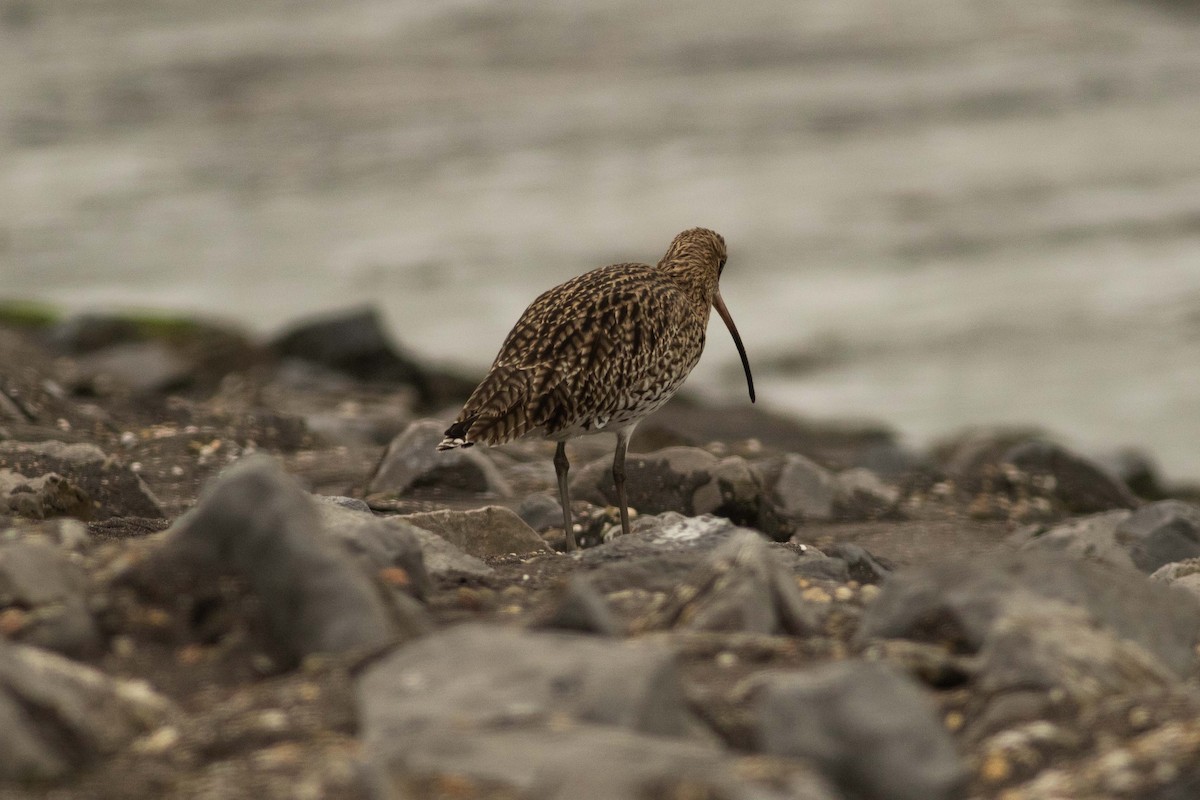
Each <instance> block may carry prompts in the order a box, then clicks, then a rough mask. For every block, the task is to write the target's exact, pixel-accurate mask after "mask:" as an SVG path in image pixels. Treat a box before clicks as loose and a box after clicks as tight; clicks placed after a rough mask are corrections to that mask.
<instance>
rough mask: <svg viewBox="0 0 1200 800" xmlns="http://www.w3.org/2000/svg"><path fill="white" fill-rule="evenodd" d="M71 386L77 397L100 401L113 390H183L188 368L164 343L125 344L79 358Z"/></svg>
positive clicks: (190, 378)
mask: <svg viewBox="0 0 1200 800" xmlns="http://www.w3.org/2000/svg"><path fill="white" fill-rule="evenodd" d="M75 373H76V374H75V376H74V379H73V380H72V382H71V383H72V386H73V388H74V390H75V391H76V392H77V393H81V394H82V393H86V394H90V395H94V396H100V397H103V396H105V395H108V394H112V392H113V391H114V390H116V389H124V390H127V391H131V392H135V393H140V394H146V393H157V392H173V391H178V390H180V389H184V388H186V387H187V386H188V385H190V384H191V383H192V382H193V380H194V377H193V375H192V364H190V363H189V362H188V361H187V360H186V359H184V358H182V357H181V356H180V355H179V354H178V353H176V352H175V350H174V349H173V348H171V347H169V346H168V345H167V344H166V343H164V342H161V341H157V340H149V341H143V342H126V343H123V344H115V345H111V346H109V347H106V348H104V349H102V350H99V351H97V352H94V353H91V354H89V355H85V356H80V357H79V358H78V360H77V361H76V363H75Z"/></svg>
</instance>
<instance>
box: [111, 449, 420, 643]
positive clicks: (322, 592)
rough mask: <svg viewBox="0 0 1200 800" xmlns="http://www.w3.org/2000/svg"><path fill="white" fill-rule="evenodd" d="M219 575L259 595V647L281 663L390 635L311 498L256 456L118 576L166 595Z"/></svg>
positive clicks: (374, 599) (371, 591)
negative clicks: (239, 580)
mask: <svg viewBox="0 0 1200 800" xmlns="http://www.w3.org/2000/svg"><path fill="white" fill-rule="evenodd" d="M324 508H326V509H327V510H329V509H330V508H331V507H329V506H325V507H324ZM347 513H354V512H347ZM227 571H232V572H235V573H238V574H240V575H243V576H244V577H245V578H246V580H247V582H248V583H249V585H250V588H251V590H252V591H253V592H254V594H255V595H256V596H257V597H258V600H259V603H260V604H261V607H262V613H263V616H264V618H265V620H266V623H267V629H268V632H269V636H270V641H269V642H266V643H265V644H266V645H267V646H268V647H269V648H270V649H272V650H273V651H275V655H276V656H277V657H278V658H279V660H280V661H281V662H282V663H283V664H285V665H291V664H295V663H296V662H297V661H298V660H299V659H301V658H303V657H304V656H306V655H309V654H313V653H341V652H347V651H361V650H366V649H370V648H374V647H378V646H380V645H382V644H384V643H386V642H387V641H389V640H391V639H392V638H393V637H394V631H393V628H392V624H391V621H390V619H389V615H388V611H387V610H386V608H385V606H384V604H383V600H382V598H381V597H380V595H379V593H378V592H377V591H376V589H375V587H374V585H373V584H372V582H371V581H370V580H369V579H368V578H367V577H366V576H365V575H363V574H362V572H361V571H360V570H359V569H358V568H356V566H355V565H354V563H353V561H352V560H351V558H350V556H348V555H347V554H346V553H345V552H344V551H343V550H342V549H341V548H340V547H338V546H337V545H336V544H335V543H334V542H333V541H330V540H329V539H328V538H327V537H326V536H324V535H322V533H321V518H320V515H319V513H318V510H317V506H316V504H315V503H314V502H313V501H312V499H311V498H310V496H309V495H308V494H307V493H306V492H304V491H303V490H302V489H301V488H300V487H299V486H298V485H297V484H296V483H295V482H294V481H293V480H292V479H291V478H290V477H288V476H287V475H286V474H284V472H283V471H282V470H281V469H280V468H279V466H278V465H277V464H276V463H275V462H274V461H272V460H271V459H269V458H267V457H265V456H261V457H259V456H254V457H251V458H247V459H245V460H244V461H242V462H239V463H238V464H236V465H234V466H233V467H231V468H230V469H229V470H227V471H226V472H225V473H224V474H223V475H221V476H220V477H219V478H217V479H216V480H215V481H214V482H213V483H212V485H210V486H209V487H208V488H207V489H206V491H205V492H204V495H203V496H202V498H201V500H200V502H199V504H198V505H197V507H196V508H195V509H193V510H192V511H190V512H189V513H187V514H185V515H184V516H183V517H181V518H180V519H179V521H178V522H177V523H176V524H175V525H174V526H173V527H172V528H171V529H170V531H168V533H167V534H166V538H165V539H164V540H163V543H162V547H161V548H160V549H159V550H157V551H156V552H154V553H153V555H152V557H150V558H147V559H146V560H145V561H143V562H139V563H138V564H136V565H135V566H134V567H133V568H132V569H131V570H130V572H129V573H128V574H126V575H125V577H126V579H128V580H130V581H131V582H133V583H134V584H135V585H137V586H138V587H139V588H141V589H143V590H144V591H147V592H149V593H152V594H155V595H163V594H168V595H169V594H171V593H175V592H187V591H189V590H190V589H192V587H195V586H197V585H200V586H203V585H205V584H206V583H210V582H211V581H212V580H213V577H214V576H215V575H219V574H222V573H225V572H227ZM412 627H419V625H417V624H415V623H414V625H413V626H412Z"/></svg>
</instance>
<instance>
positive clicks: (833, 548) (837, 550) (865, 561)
mask: <svg viewBox="0 0 1200 800" xmlns="http://www.w3.org/2000/svg"><path fill="white" fill-rule="evenodd" d="M825 555H826V556H829V557H830V558H836V559H839V560H841V561H843V562H845V564H846V570H847V572H848V573H849V578H850V579H852V580H856V581H858V582H859V583H883V581H884V580H885V579H886V578H887V577H888V576H889V575H891V574H892V565H891V563H890V562H888V561H886V560H881V559H879V558H876V557H875V556H874V555H872V554H871V552H870V551H868V550H867V549H866V548H865V547H859V546H858V545H856V544H850V543H849V542H834V543H833V544H831V545H829V546H828V547H826V548H825Z"/></svg>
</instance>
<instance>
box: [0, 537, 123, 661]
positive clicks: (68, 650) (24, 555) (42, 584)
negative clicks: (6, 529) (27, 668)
mask: <svg viewBox="0 0 1200 800" xmlns="http://www.w3.org/2000/svg"><path fill="white" fill-rule="evenodd" d="M0 610H7V611H8V612H10V614H11V615H12V616H11V617H10V619H9V623H8V626H9V627H8V630H6V631H5V634H6V635H7V636H9V638H11V639H13V640H15V641H21V642H25V643H27V644H33V645H37V646H39V647H45V648H46V649H48V650H54V651H56V652H59V653H62V654H63V655H67V656H71V657H74V658H86V657H88V656H92V655H95V654H96V653H97V652H98V651H99V650H100V648H101V645H102V640H101V636H100V631H99V630H98V629H97V627H96V623H95V620H93V619H92V615H91V612H90V611H89V610H88V603H87V577H86V575H85V574H84V572H83V570H82V569H81V568H80V567H79V566H77V565H76V564H74V563H73V562H71V561H70V559H68V558H67V556H66V555H65V554H64V553H63V552H62V551H61V550H59V549H58V548H56V547H54V546H53V545H51V544H49V543H46V542H39V541H26V542H16V543H13V544H7V545H0Z"/></svg>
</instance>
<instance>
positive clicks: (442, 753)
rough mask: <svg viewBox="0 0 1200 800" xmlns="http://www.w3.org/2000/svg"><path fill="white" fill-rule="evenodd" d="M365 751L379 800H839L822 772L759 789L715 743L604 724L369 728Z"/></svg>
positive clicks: (752, 773) (750, 769)
mask: <svg viewBox="0 0 1200 800" xmlns="http://www.w3.org/2000/svg"><path fill="white" fill-rule="evenodd" d="M364 749H365V756H366V760H367V769H368V770H369V774H370V780H371V784H372V789H373V792H372V795H373V796H375V797H397V798H399V797H412V796H430V797H434V796H444V795H442V794H433V793H430V794H417V795H413V794H410V793H409V792H408V790H409V789H411V788H412V787H427V786H432V787H441V786H451V787H454V789H455V790H457V791H459V792H471V794H468V795H466V796H472V797H475V796H484V795H482V794H480V793H477V792H478V790H479V789H481V788H482V787H487V788H488V789H490V790H491V792H493V793H494V795H495V796H498V797H521V798H526V797H528V798H534V797H536V798H541V799H544V800H575V798H582V797H586V798H588V799H589V800H628V799H629V798H642V797H669V798H687V797H705V798H707V797H713V798H722V800H725V799H726V798H727V799H728V800H838V797H837V795H835V794H834V793H833V792H832V790H830V789H828V788H827V787H826V786H825V785H824V783H823V782H822V781H820V780H819V779H818V778H817V777H816V776H808V775H802V776H801V777H800V778H799V779H796V780H793V781H792V782H790V783H788V784H785V785H786V791H778V790H776V789H775V788H774V787H773V786H771V785H770V784H769V783H767V782H766V781H764V782H763V783H764V784H766V785H763V786H755V785H754V776H755V774H756V772H758V771H759V770H756V767H758V765H757V764H749V765H747V767H746V768H745V769H739V764H738V762H737V761H735V760H734V759H733V758H731V757H730V756H728V755H726V754H725V753H723V752H722V751H721V750H720V749H718V748H717V747H716V746H715V745H712V744H704V743H699V742H693V741H681V740H677V739H667V738H663V737H661V736H648V735H646V734H638V733H631V732H630V731H627V730H622V729H619V728H609V727H605V726H600V725H579V726H571V725H564V724H560V725H558V726H556V727H555V728H553V729H547V728H538V729H532V730H530V729H528V728H524V727H516V728H514V727H511V726H504V727H499V726H498V727H496V728H494V729H485V730H479V731H472V732H469V733H461V732H457V731H455V730H453V729H449V728H448V727H447V726H439V727H435V728H433V729H432V730H430V731H429V732H428V733H426V734H425V735H424V736H423V737H422V738H421V739H420V740H419V741H418V742H417V743H416V744H410V743H409V740H407V739H405V740H401V741H395V740H393V739H391V738H390V737H386V736H383V735H373V731H372V728H370V727H368V728H367V732H366V746H365V748H364ZM745 773H749V774H750V776H751V777H750V778H746V777H743V775H744V774H745Z"/></svg>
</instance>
